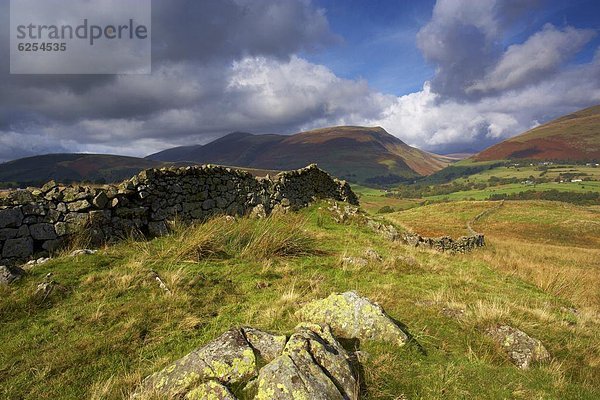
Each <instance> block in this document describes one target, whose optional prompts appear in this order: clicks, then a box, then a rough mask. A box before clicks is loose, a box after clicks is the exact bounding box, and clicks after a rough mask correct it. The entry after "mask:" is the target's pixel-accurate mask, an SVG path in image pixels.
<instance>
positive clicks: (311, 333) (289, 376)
mask: <svg viewBox="0 0 600 400" xmlns="http://www.w3.org/2000/svg"><path fill="white" fill-rule="evenodd" d="M338 296H341V297H342V301H340V300H339V299H338ZM323 301H327V306H329V307H330V309H329V310H330V311H332V313H334V310H333V309H332V308H331V307H333V305H337V306H339V308H340V309H341V312H340V315H341V316H343V317H348V318H349V320H348V319H347V318H342V319H341V320H338V319H337V318H333V319H332V320H331V321H332V322H333V323H334V325H335V326H337V327H338V328H339V327H340V325H339V323H340V321H343V322H341V323H342V325H341V326H342V327H344V328H345V331H346V332H347V334H346V335H345V337H356V338H361V339H365V338H366V339H375V340H387V341H391V342H392V343H394V344H402V343H404V340H405V339H403V338H405V335H404V333H403V332H402V331H396V328H397V327H395V325H394V327H395V328H394V327H392V326H390V325H389V324H390V323H391V324H393V322H392V321H391V319H390V318H389V317H387V316H386V315H385V314H383V310H381V308H380V307H378V306H377V305H375V304H373V303H371V302H370V301H369V300H368V299H365V298H362V297H360V296H358V295H357V294H356V293H354V292H347V293H344V294H342V295H335V294H334V295H332V296H330V297H329V298H327V299H325V300H323ZM313 304H314V302H313ZM332 304H333V305H332ZM349 307H353V312H354V317H352V316H349V313H348V309H349ZM346 322H347V326H346V325H344V324H346ZM334 333H335V331H334V330H333V329H332V328H331V327H330V326H329V325H327V324H316V323H312V322H302V323H300V324H299V325H297V326H296V328H295V329H294V333H293V334H292V335H291V336H290V337H289V340H286V337H285V336H277V335H272V334H270V333H267V332H263V331H260V330H258V329H255V328H250V327H244V328H240V329H232V330H229V331H227V332H225V333H224V334H222V335H221V336H220V337H218V338H217V339H215V340H213V341H212V342H210V343H208V344H207V345H206V346H203V347H201V348H199V349H197V350H194V351H193V352H191V353H189V354H188V355H186V356H185V357H183V358H181V359H179V360H178V361H176V362H174V363H173V364H171V365H169V366H168V367H166V368H165V369H163V370H162V371H159V372H157V373H155V374H153V375H150V376H149V377H148V378H146V379H145V380H144V381H143V382H142V385H141V386H140V388H138V390H137V391H136V393H135V394H134V397H141V396H143V395H146V394H151V395H158V396H162V397H165V398H170V397H173V396H179V397H181V396H184V397H185V398H186V399H188V400H193V399H217V400H219V399H222V400H230V399H235V396H234V395H233V393H234V391H232V388H233V389H235V393H242V395H243V396H244V397H245V398H254V399H258V400H298V399H307V400H308V399H316V400H357V399H358V398H359V395H360V390H359V376H358V371H359V368H357V367H358V365H357V364H354V363H358V358H357V357H356V355H355V356H351V355H350V353H348V351H346V349H344V347H343V346H342V345H341V344H340V342H339V341H338V339H337V338H336V337H335V336H334ZM261 361H263V362H267V363H266V364H265V365H264V366H263V367H262V368H260V370H259V365H261ZM162 397H161V398H162Z"/></svg>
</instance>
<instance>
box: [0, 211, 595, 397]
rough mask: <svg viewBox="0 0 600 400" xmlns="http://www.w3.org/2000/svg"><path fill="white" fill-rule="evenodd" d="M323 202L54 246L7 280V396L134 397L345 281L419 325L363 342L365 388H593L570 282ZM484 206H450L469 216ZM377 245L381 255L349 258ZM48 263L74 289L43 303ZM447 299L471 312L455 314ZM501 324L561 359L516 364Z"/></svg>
mask: <svg viewBox="0 0 600 400" xmlns="http://www.w3.org/2000/svg"><path fill="white" fill-rule="evenodd" d="M437 206H439V205H436V206H431V207H437ZM327 207H328V205H327V204H326V203H319V204H316V205H314V206H312V207H310V208H308V209H305V210H302V211H301V212H300V213H298V214H286V215H284V216H280V217H276V218H270V219H267V220H253V219H244V218H242V219H238V220H236V221H231V220H226V219H224V218H219V219H215V220H212V221H209V222H207V223H205V224H201V225H197V226H193V227H178V228H177V230H176V232H175V233H174V234H173V235H171V236H167V237H162V238H158V239H155V240H152V241H136V240H133V239H132V240H129V241H127V242H123V243H120V244H117V245H115V246H113V247H109V248H105V249H103V250H101V251H100V252H99V253H97V254H94V255H89V256H80V257H75V258H71V257H60V258H56V259H53V260H52V261H50V262H48V263H46V264H42V265H40V266H38V267H35V268H33V269H32V270H31V271H30V273H29V274H28V275H27V276H26V277H25V278H24V279H23V280H22V281H20V282H19V283H17V284H16V285H13V286H10V287H0V326H1V329H0V340H1V341H2V343H3V348H2V352H0V397H1V398H7V399H57V398H93V399H119V398H127V397H128V396H129V394H130V393H131V391H132V390H133V389H134V387H135V385H136V384H137V383H139V381H140V380H141V379H142V378H143V377H144V376H146V375H148V374H150V373H152V372H154V371H156V370H158V369H160V368H162V367H164V366H165V365H167V364H168V363H170V362H172V361H173V360H175V359H177V358H179V357H181V356H183V355H185V354H187V353H188V352H190V351H191V350H193V349H194V348H196V347H197V346H200V345H202V344H204V343H206V342H207V341H209V340H211V339H212V338H214V337H216V336H217V335H218V334H220V333H221V332H223V331H224V330H226V329H228V328H230V327H232V326H239V325H252V326H255V327H257V328H261V329H265V330H270V331H274V332H284V333H287V334H289V333H291V332H292V330H293V328H294V326H295V325H296V324H297V323H298V321H297V320H296V318H295V316H294V312H295V311H296V310H297V309H298V308H299V307H300V306H301V305H302V304H303V303H304V302H306V301H309V300H311V299H316V298H322V297H325V296H327V295H329V294H330V293H331V292H333V291H346V290H357V291H358V292H359V293H360V294H362V295H364V296H367V297H369V298H371V299H372V300H374V301H377V302H379V303H380V304H381V305H382V306H383V307H384V308H385V310H386V311H387V312H388V313H389V314H390V315H391V316H392V317H394V318H396V319H397V320H399V321H401V322H402V323H404V324H406V326H407V327H408V329H409V331H410V333H411V334H412V335H413V336H414V338H415V341H414V342H412V343H410V344H408V345H407V346H404V347H402V348H396V347H391V346H389V345H383V344H378V343H362V344H361V346H360V350H361V352H362V353H361V354H362V358H363V359H364V361H363V365H364V370H365V374H364V376H363V377H362V379H363V381H364V383H365V386H366V392H365V393H364V394H363V395H364V398H367V399H396V398H402V397H401V396H405V397H406V398H410V399H417V398H419V399H440V398H449V399H454V398H465V397H474V398H496V399H504V398H522V399H531V398H582V399H586V398H587V399H594V398H598V397H599V396H600V389H599V388H598V386H597V382H598V381H599V379H600V354H599V351H598V349H599V348H600V343H599V338H598V335H597V332H598V329H599V326H598V318H597V314H593V313H592V310H591V309H590V308H585V307H582V308H581V310H580V312H579V314H572V313H570V312H568V311H565V310H567V309H568V307H572V306H573V305H574V303H573V301H572V300H571V299H570V297H569V296H570V294H569V290H571V289H569V288H565V289H564V290H563V292H562V293H559V294H556V293H554V292H553V290H552V289H548V288H543V287H540V286H539V285H536V284H535V282H534V281H533V280H529V278H528V277H527V276H525V275H523V276H521V275H519V274H517V273H514V272H510V273H509V272H508V271H506V270H502V269H499V268H498V267H497V265H496V264H495V261H494V260H491V259H490V260H487V259H486V257H488V256H490V255H489V254H491V253H489V254H488V250H485V251H482V252H475V253H471V254H467V255H457V256H450V255H446V254H439V253H434V252H429V251H417V250H415V249H412V248H409V247H406V246H404V245H402V244H400V243H391V242H388V241H385V240H384V239H383V238H382V237H380V236H379V235H375V234H373V233H372V232H371V231H370V230H368V228H367V227H365V226H363V225H361V224H358V223H354V222H351V223H349V224H338V223H336V222H335V221H334V220H333V219H332V217H331V215H330V213H329V211H328V210H327ZM485 207H486V204H485V203H481V205H479V204H478V203H476V207H471V205H470V206H468V207H466V206H465V207H464V210H463V211H461V212H459V210H458V209H457V210H455V212H452V213H451V214H456V215H458V217H457V218H458V219H459V220H461V221H463V220H468V219H469V218H470V217H471V216H472V214H473V213H475V214H477V212H478V210H480V209H483V208H485ZM471 208H474V209H473V210H472V209H471ZM418 210H421V212H422V214H421V219H422V220H427V219H433V218H436V217H440V216H441V215H442V214H444V212H443V211H441V210H440V211H439V212H432V209H431V208H430V207H422V208H419V209H416V210H409V211H405V212H406V213H416V212H417V211H418ZM402 214H403V213H396V214H392V215H394V216H396V215H402ZM415 215H416V214H415ZM445 218H446V219H444V220H440V221H439V222H438V224H446V223H447V222H449V221H450V220H451V218H450V216H446V217H445ZM490 218H492V215H490ZM548 218H549V217H548ZM490 221H491V220H490ZM401 222H402V223H405V222H406V220H402V221H401ZM480 223H481V224H484V223H485V222H484V221H481V222H480ZM548 223H549V224H551V223H553V222H552V221H550V220H549V222H548ZM498 229H501V227H500V226H499V227H498ZM593 232H594V231H593V230H592V231H590V234H592V233H593ZM492 242H493V246H494V247H492V249H496V250H495V251H499V250H498V249H499V248H498V247H495V246H496V244H495V240H492ZM368 248H372V249H375V250H376V251H377V252H378V253H380V254H381V255H382V256H383V260H382V261H370V262H369V264H368V265H367V266H363V267H361V266H348V265H342V264H341V263H340V260H341V259H342V257H344V256H362V254H363V253H364V251H365V250H366V249H368ZM587 250H589V251H590V252H593V251H594V249H592V248H591V247H590V248H587ZM490 251H491V250H490ZM590 254H592V253H590ZM532 262H533V261H532ZM516 268H520V267H519V266H518V265H517V266H516ZM152 271H154V272H156V273H157V274H158V275H159V276H160V277H161V279H162V280H163V282H164V283H165V285H166V286H167V288H168V289H169V292H166V291H165V290H163V289H161V288H160V287H159V285H158V283H157V282H156V280H155V279H154V275H153V274H152ZM49 272H52V273H53V279H54V280H55V281H57V282H58V283H60V285H62V286H63V287H64V288H65V290H64V291H57V292H55V294H54V295H53V296H50V297H49V298H48V299H46V301H43V302H42V301H41V300H40V298H39V297H37V296H36V295H35V294H34V293H35V289H36V286H37V284H38V283H39V282H40V281H42V280H43V279H44V277H45V276H46V274H47V273H49ZM575 305H576V306H578V307H579V304H578V303H575ZM444 309H460V310H464V313H463V314H462V316H461V317H460V318H452V317H449V316H448V315H446V314H444V312H443V310H444ZM496 322H503V323H508V324H511V325H513V326H516V327H518V328H519V329H522V330H524V331H525V332H527V333H529V334H531V335H532V336H535V337H537V338H539V339H540V340H542V342H544V344H545V345H546V346H547V347H548V349H549V351H550V353H551V354H552V355H553V361H552V363H550V364H547V365H541V366H535V367H533V368H532V369H530V370H527V371H521V370H518V369H517V368H515V367H514V366H513V365H511V364H510V362H509V361H508V359H507V357H506V355H505V354H504V353H503V352H502V350H501V349H499V348H498V347H497V346H496V345H495V344H494V343H493V342H492V341H491V340H490V339H489V338H488V337H487V336H486V335H485V334H484V333H483V332H484V330H485V328H486V327H487V326H488V325H489V324H492V323H496ZM417 343H418V345H417Z"/></svg>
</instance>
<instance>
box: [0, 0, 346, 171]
mask: <svg viewBox="0 0 600 400" xmlns="http://www.w3.org/2000/svg"><path fill="white" fill-rule="evenodd" d="M8 6H9V2H8V1H3V2H1V4H0V23H2V25H3V26H9V22H10V21H9V12H8ZM152 7H153V21H152V35H153V48H152V51H153V74H152V75H150V76H143V75H138V76H135V75H127V76H116V75H10V74H9V63H8V62H3V63H2V65H1V66H0V74H1V76H2V79H1V80H0V134H1V135H3V139H4V144H5V145H4V146H3V148H2V149H0V153H2V154H0V160H2V159H7V158H13V155H14V154H16V153H15V152H14V151H13V146H9V145H8V144H7V142H9V141H11V140H13V141H15V146H18V145H19V143H18V139H17V137H16V136H15V133H16V132H19V133H22V134H23V135H24V137H25V136H26V135H39V134H41V132H45V133H44V134H45V135H54V136H55V137H56V138H57V141H60V140H67V141H69V140H73V141H75V142H76V143H82V144H85V143H102V142H106V143H111V142H112V141H116V142H118V141H123V140H124V135H130V136H129V138H130V139H132V140H133V139H136V138H144V137H150V138H152V137H158V136H160V135H168V136H171V137H172V139H176V138H177V137H181V136H186V135H191V134H194V133H196V134H197V133H198V132H207V131H208V129H216V130H219V131H221V130H223V131H225V130H228V125H235V124H231V121H229V118H228V117H227V116H226V115H224V113H225V110H229V109H230V108H231V107H236V106H237V104H236V103H237V100H236V99H235V98H229V97H228V94H227V92H228V89H227V86H228V84H229V80H230V74H231V73H232V63H233V62H234V61H235V60H238V59H241V58H243V57H252V56H254V57H266V58H274V59H279V60H281V61H282V62H285V61H286V60H287V61H288V62H289V60H290V59H289V57H290V56H291V55H292V54H294V53H296V52H299V51H311V50H314V49H317V48H320V47H322V46H326V45H328V44H330V43H332V42H334V41H336V40H337V38H336V36H335V35H333V34H332V33H331V31H330V29H329V25H328V21H327V18H326V17H325V15H324V12H323V10H321V9H318V8H317V7H315V6H314V5H313V4H312V3H311V2H310V1H307V0H298V1H278V0H203V1H195V0H155V1H153V2H152ZM32 12H33V11H32ZM0 35H1V36H0V55H1V57H2V59H3V60H6V61H8V48H7V46H8V44H9V40H8V37H7V35H8V30H6V29H4V30H2V32H1V33H0ZM107 56H110V55H107ZM230 92H231V91H230ZM231 95H235V93H231ZM229 112H231V111H229ZM239 112H241V113H243V110H240V111H239ZM194 113H198V115H197V117H196V118H193V121H192V118H191V115H192V114H194ZM177 116H179V121H174V122H175V123H173V125H172V127H171V129H168V130H166V131H165V130H162V131H158V130H157V129H153V126H160V127H161V128H165V126H164V125H163V124H161V123H160V121H164V123H165V124H166V123H167V122H168V121H172V120H177V119H178V117H177ZM218 119H221V123H220V124H219V123H218V121H217V120H218ZM204 120H207V123H206V124H204V123H203V122H204ZM211 120H212V121H211ZM150 121H152V122H150ZM264 122H265V124H267V123H268V122H269V121H264ZM156 123H158V125H156ZM192 124H196V125H195V127H194V126H192ZM82 126H83V127H87V128H89V129H90V130H89V131H82V129H81V128H82ZM90 126H91V127H90ZM133 126H135V127H137V128H140V127H141V128H142V129H133V128H132V127H133ZM102 127H107V128H108V127H112V128H114V129H118V130H120V131H114V132H100V130H101V129H102ZM194 131H195V132H194ZM48 132H50V133H48ZM33 137H34V136H31V138H33Z"/></svg>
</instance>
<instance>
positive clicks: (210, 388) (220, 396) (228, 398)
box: [185, 381, 236, 400]
mask: <svg viewBox="0 0 600 400" xmlns="http://www.w3.org/2000/svg"><path fill="white" fill-rule="evenodd" d="M185 399H186V400H236V398H235V396H234V395H233V394H232V393H231V392H230V391H229V389H227V386H224V385H222V384H220V383H219V382H215V381H208V382H204V383H202V384H200V385H199V386H198V387H196V388H194V389H192V390H190V391H189V392H188V393H187V394H186V395H185Z"/></svg>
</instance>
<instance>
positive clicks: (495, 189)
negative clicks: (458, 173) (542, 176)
mask: <svg viewBox="0 0 600 400" xmlns="http://www.w3.org/2000/svg"><path fill="white" fill-rule="evenodd" d="M528 190H534V191H547V190H558V191H561V192H575V193H586V192H600V181H589V182H565V183H557V182H548V183H538V184H525V183H514V184H508V185H499V186H490V187H487V188H485V189H481V190H464V191H460V192H454V193H450V194H444V195H438V196H427V197H424V198H423V199H424V200H430V201H440V200H446V199H447V200H450V201H456V200H471V199H473V200H485V199H488V198H489V197H490V196H492V195H494V194H512V193H519V192H526V191H528Z"/></svg>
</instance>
